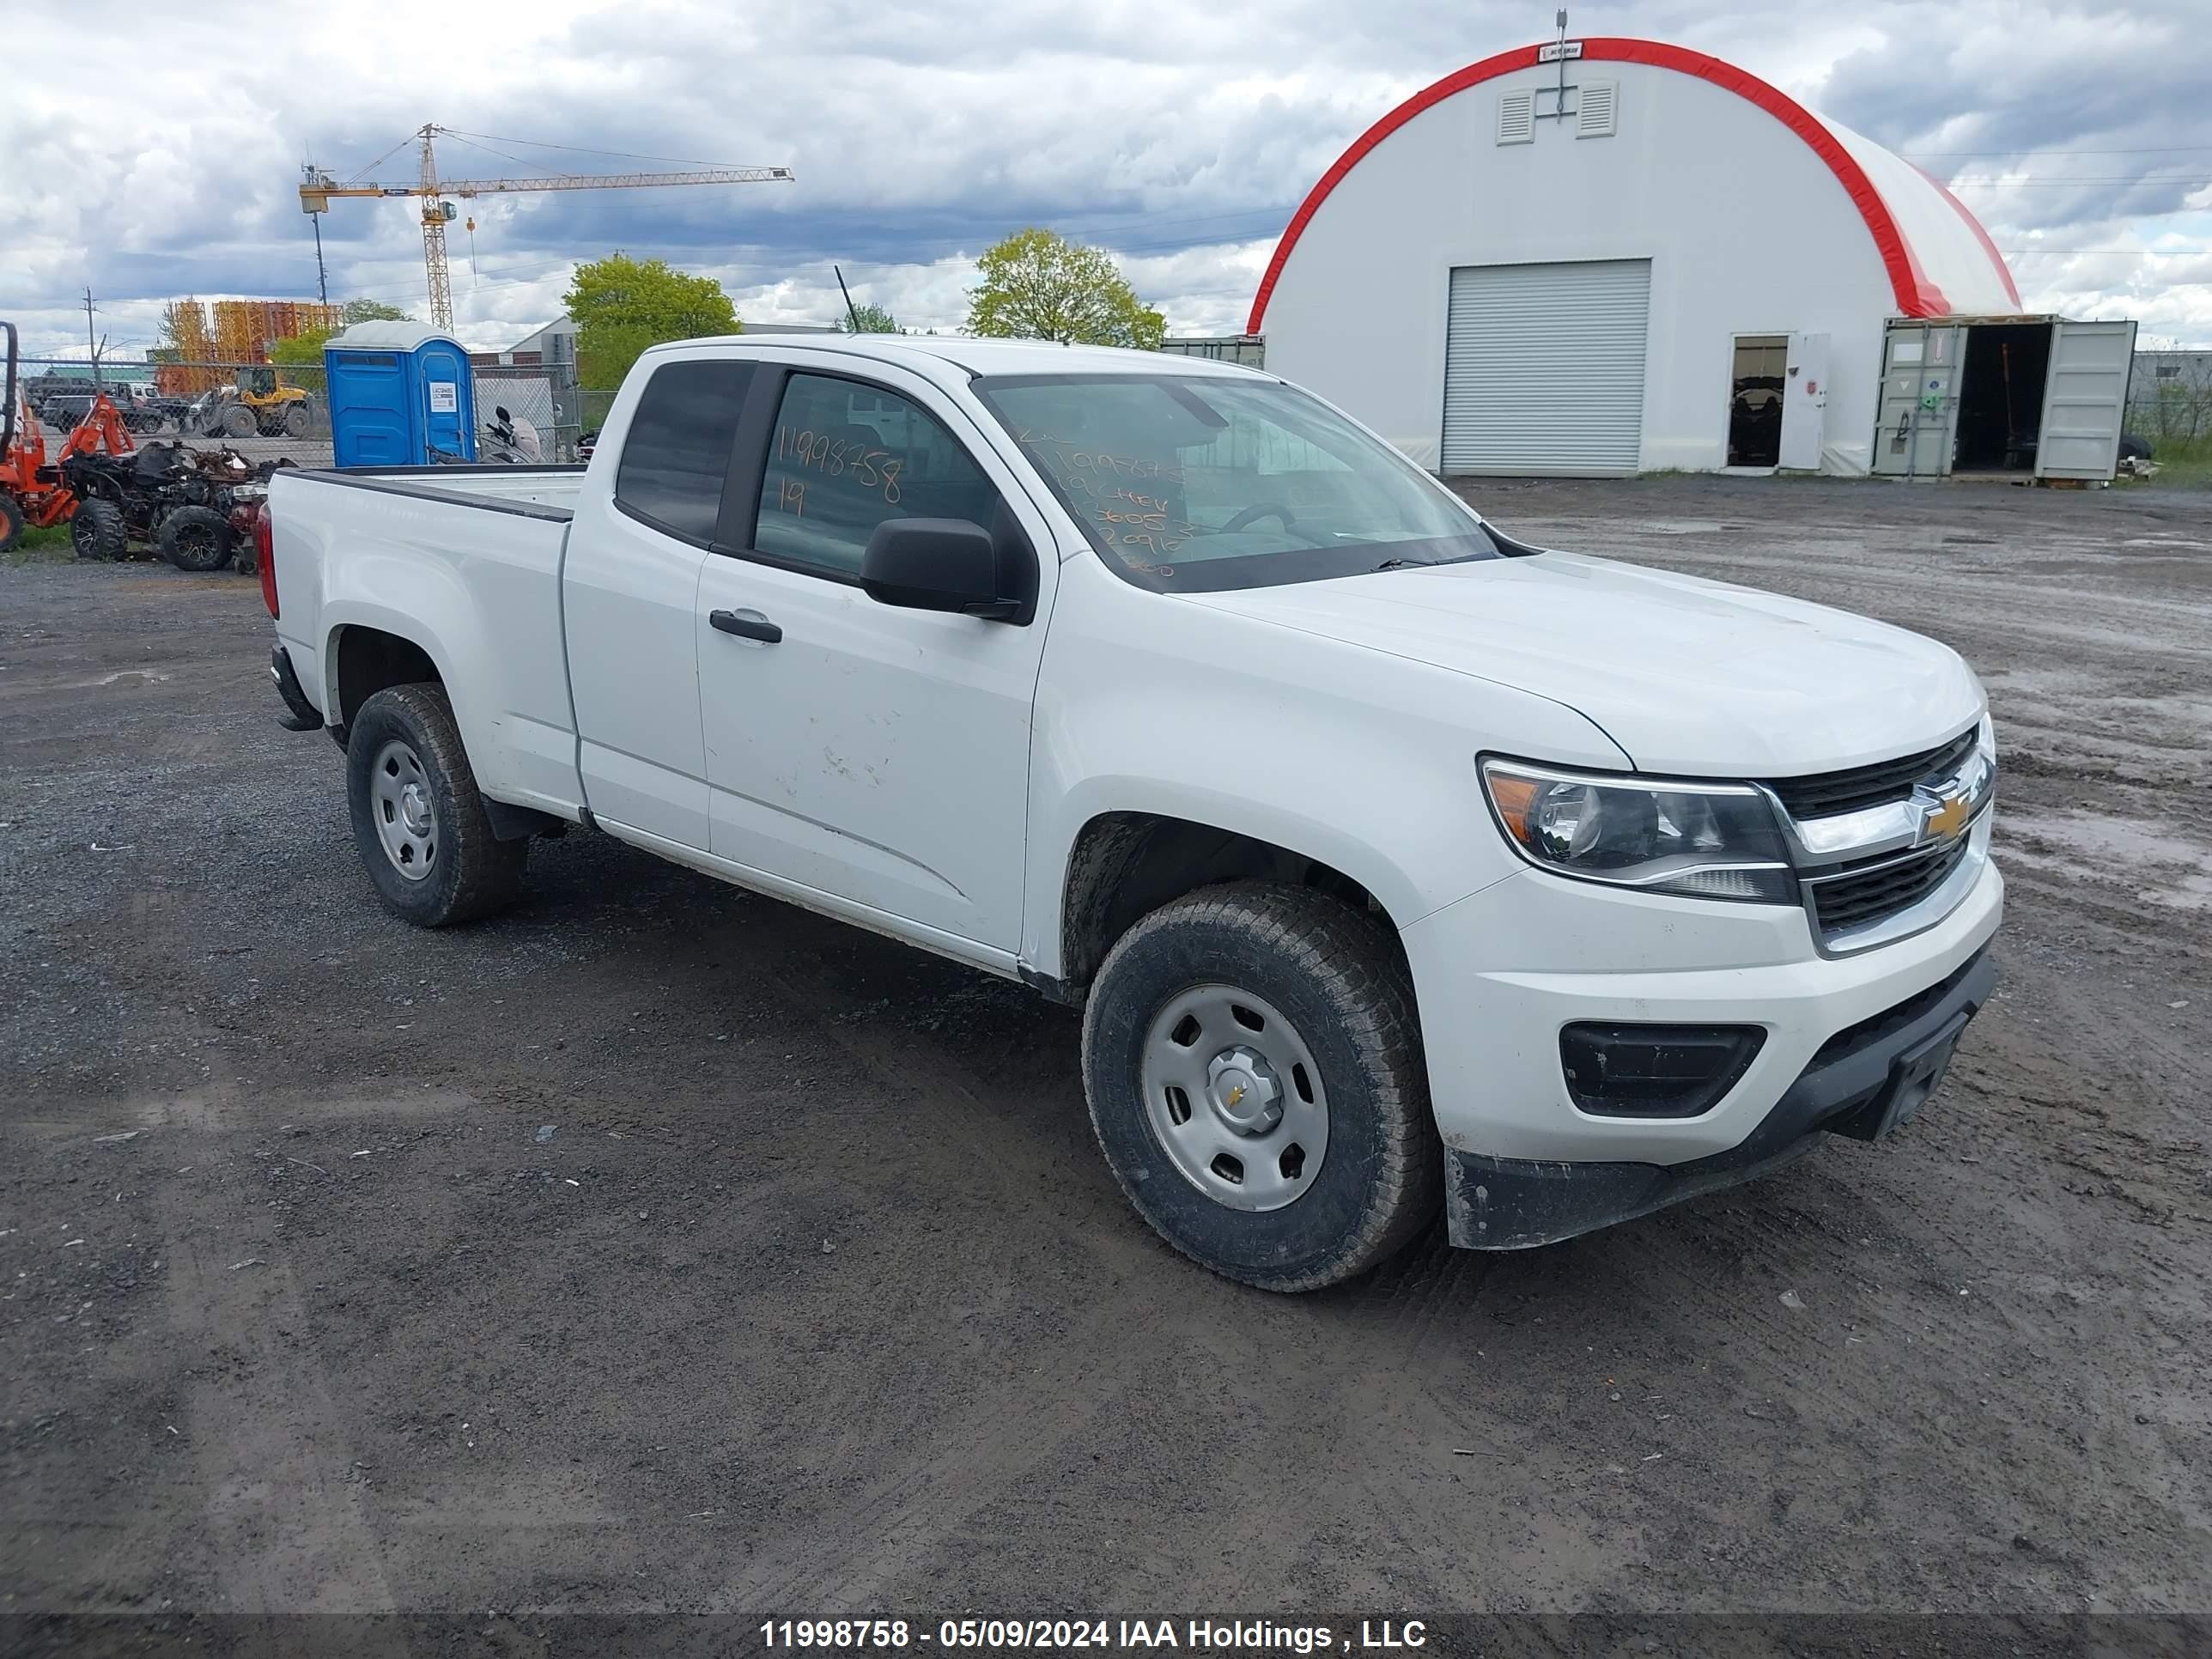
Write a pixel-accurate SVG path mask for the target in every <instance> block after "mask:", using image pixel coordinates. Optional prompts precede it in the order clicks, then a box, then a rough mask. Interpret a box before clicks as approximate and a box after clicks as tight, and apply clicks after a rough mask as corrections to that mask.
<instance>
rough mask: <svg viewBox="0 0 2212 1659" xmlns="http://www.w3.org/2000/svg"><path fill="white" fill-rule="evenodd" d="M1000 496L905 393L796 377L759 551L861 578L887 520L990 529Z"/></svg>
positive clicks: (778, 421) (771, 474)
mask: <svg viewBox="0 0 2212 1659" xmlns="http://www.w3.org/2000/svg"><path fill="white" fill-rule="evenodd" d="M998 501H999V492H998V490H997V489H996V487H994V485H993V484H992V483H991V481H990V480H989V479H988V478H987V477H984V476H983V474H982V472H981V471H980V470H979V469H978V468H977V467H976V465H975V462H974V461H972V460H970V459H969V456H968V452H967V451H966V450H964V449H963V448H962V447H960V445H959V443H958V442H957V441H956V440H955V439H954V438H953V436H952V435H951V433H949V432H947V431H946V430H945V428H944V427H943V426H942V425H940V424H939V422H938V421H937V419H936V417H935V416H932V415H930V414H928V413H927V411H926V410H922V409H921V408H919V407H918V406H916V405H915V404H911V403H909V402H908V401H907V400H906V399H905V398H902V397H900V396H899V395H898V394H897V393H896V392H886V391H884V390H883V389H882V388H881V387H878V386H863V385H861V384H860V382H859V381H857V380H836V379H834V378H832V377H831V376H829V375H826V374H793V376H792V377H791V379H790V380H787V382H786V383H785V385H784V389H783V403H782V406H781V408H779V409H778V410H776V415H775V430H774V432H773V433H772V434H771V435H770V436H769V451H768V470H767V471H766V473H765V474H764V475H763V477H762V480H761V497H760V519H759V523H758V526H757V529H756V530H755V532H754V535H753V546H754V547H755V548H756V549H757V550H758V551H760V552H762V553H765V554H767V555H769V556H771V557H773V558H777V559H783V560H787V561H789V562H791V563H793V564H796V565H800V566H803V567H805V568H807V569H810V570H818V571H821V572H823V574H829V575H835V576H841V577H848V578H849V577H854V576H858V575H859V574H860V555H861V553H862V552H863V551H864V550H866V547H867V545H868V538H869V537H871V536H872V535H874V534H875V532H876V526H878V525H879V524H881V523H882V522H883V521H884V520H886V519H967V520H971V521H972V522H974V523H976V524H980V525H986V526H987V525H989V524H990V522H991V520H992V515H993V513H994V511H995V510H996V508H997V507H998Z"/></svg>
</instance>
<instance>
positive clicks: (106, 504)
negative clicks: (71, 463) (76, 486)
mask: <svg viewBox="0 0 2212 1659" xmlns="http://www.w3.org/2000/svg"><path fill="white" fill-rule="evenodd" d="M70 548H71V549H72V550H75V552H76V556H77V557H79V558H80V559H105V560H109V561H114V560H118V559H127V558H129V557H130V556H131V537H130V532H128V531H127V530H125V527H124V524H123V509H122V508H121V507H118V506H116V504H115V503H114V502H113V501H98V500H93V501H79V502H78V503H77V504H76V513H74V514H73V515H71V517H70Z"/></svg>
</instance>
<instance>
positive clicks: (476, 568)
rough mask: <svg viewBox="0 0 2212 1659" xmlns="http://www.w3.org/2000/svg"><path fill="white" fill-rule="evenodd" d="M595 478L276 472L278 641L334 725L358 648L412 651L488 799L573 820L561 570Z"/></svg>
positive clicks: (530, 473)
mask: <svg viewBox="0 0 2212 1659" xmlns="http://www.w3.org/2000/svg"><path fill="white" fill-rule="evenodd" d="M584 471H585V469H584V468H582V467H580V466H407V467H374V468H360V469H349V470H347V471H329V470H322V469H305V468H302V469H299V470H290V469H287V470H284V471H279V472H277V473H276V476H275V477H272V478H271V479H270V489H269V500H270V522H271V526H272V539H273V551H274V558H273V561H272V562H273V565H274V568H275V571H276V592H277V598H278V601H279V607H278V616H277V620H276V634H277V638H278V640H279V641H280V642H281V643H282V644H283V647H284V649H285V651H286V652H287V653H289V656H290V658H291V659H292V665H293V668H294V671H295V673H296V674H297V675H298V677H299V680H300V684H301V687H302V688H303V689H304V690H305V691H306V693H307V698H308V700H309V701H310V702H313V704H314V705H315V707H316V708H319V709H320V710H321V711H322V713H323V715H324V718H325V720H331V721H333V722H336V721H337V720H339V719H341V718H342V717H343V715H342V714H341V710H340V708H338V707H337V706H336V705H337V704H338V703H339V702H341V701H342V699H341V698H340V696H339V693H340V690H341V678H342V673H343V664H344V662H345V660H346V653H347V652H348V651H349V648H354V647H359V648H363V649H368V650H372V651H373V650H374V649H375V648H376V647H375V646H374V635H377V634H380V633H381V634H386V635H394V636H397V637H398V638H400V639H403V640H406V641H412V642H414V643H415V644H416V645H417V646H419V647H421V649H422V651H423V652H424V653H427V654H428V657H429V659H430V662H431V665H433V667H434V668H435V677H436V678H438V679H439V680H440V681H441V682H442V683H443V684H444V686H445V688H446V692H447V696H449V697H450V698H451V699H452V702H453V717H454V719H455V720H456V722H457V723H458V724H459V726H460V728H461V735H462V737H463V738H464V739H465V741H466V743H467V744H468V749H469V754H470V757H471V759H472V760H474V762H475V763H476V767H477V783H478V785H479V787H482V788H483V792H484V793H485V794H487V795H489V796H490V797H491V798H492V799H495V800H503V801H507V802H510V803H512V804H513V805H522V806H534V807H538V808H540V809H542V810H544V811H551V812H555V813H558V814H561V815H562V816H564V817H574V816H575V815H576V812H577V811H578V809H579V807H580V803H581V800H582V793H581V791H580V788H579V787H578V784H577V778H576V747H575V732H574V720H573V717H572V715H571V713H570V709H569V705H568V657H567V650H566V647H565V644H564V641H563V640H562V621H561V564H562V555H563V553H564V551H565V550H566V547H567V544H568V524H569V520H570V519H571V518H572V517H573V516H574V504H575V502H576V501H577V499H578V495H579V492H580V489H581V488H582V485H583V481H584ZM494 635H496V637H494ZM348 641H353V642H354V647H349V644H348ZM363 641H368V644H367V645H365V646H364V645H363V644H362V642H363ZM345 712H347V713H349V712H350V711H345Z"/></svg>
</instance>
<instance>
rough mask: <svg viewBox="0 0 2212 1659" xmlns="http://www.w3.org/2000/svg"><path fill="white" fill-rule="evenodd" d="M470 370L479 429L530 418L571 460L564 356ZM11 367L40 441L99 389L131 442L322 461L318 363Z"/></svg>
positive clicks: (326, 437) (326, 414)
mask: <svg viewBox="0 0 2212 1659" xmlns="http://www.w3.org/2000/svg"><path fill="white" fill-rule="evenodd" d="M474 372H475V378H476V401H477V422H478V425H479V427H482V426H485V425H489V423H490V422H492V420H493V418H494V415H493V411H494V410H498V409H505V410H507V414H508V416H509V417H510V418H514V419H520V420H523V421H527V422H529V423H530V425H531V427H532V428H533V429H534V430H535V431H536V432H537V434H538V447H539V448H540V449H541V450H542V451H543V452H544V458H545V459H546V460H548V461H573V460H574V459H577V455H576V442H577V440H578V438H579V437H580V436H581V435H582V434H583V432H585V431H586V430H587V429H589V428H586V426H585V425H584V424H583V412H584V404H585V399H584V398H583V395H582V394H581V393H580V392H579V391H578V390H577V387H576V374H575V366H574V363H572V362H548V363H542V364H507V363H479V364H477V365H476V366H475V370H474ZM17 373H18V374H19V376H20V377H21V389H22V392H23V395H24V396H25V398H27V400H28V401H29V403H30V405H31V410H32V413H33V416H35V417H36V418H37V419H38V421H39V422H40V426H41V427H42V428H44V430H45V431H46V435H47V441H48V447H53V446H54V445H55V444H56V443H58V441H59V440H60V439H61V438H62V437H64V436H65V435H67V434H68V432H69V430H70V428H72V427H74V426H75V425H76V423H77V422H78V421H80V420H82V418H83V416H84V413H85V410H86V409H87V408H88V406H89V405H90V404H91V402H92V399H93V398H94V396H95V395H97V394H99V393H101V392H104V393H106V395H107V396H108V397H109V398H112V399H113V400H114V403H115V404H116V407H117V408H118V410H120V411H121V412H122V415H123V418H124V422H125V425H126V426H127V427H128V428H130V430H131V434H132V435H133V436H134V437H136V438H137V439H138V440H140V441H145V440H147V439H149V438H150V439H155V440H159V441H165V442H173V443H183V444H190V445H205V446H209V447H214V446H218V445H220V446H223V447H228V448H231V449H234V450H236V451H237V452H238V453H240V454H241V455H243V456H245V457H246V459H248V460H249V461H255V462H259V461H267V460H275V459H280V458H282V459H288V460H290V461H291V462H293V463H294V464H295V465H299V466H328V465H331V410H330V402H329V399H328V398H327V397H326V396H325V386H324V375H323V370H322V368H321V367H320V366H319V365H317V366H314V367H307V366H304V365H303V366H301V367H298V368H292V367H288V366H283V365H277V364H271V363H252V362H181V361H168V362H150V361H141V360H131V359H118V358H116V357H112V356H111V357H106V358H103V359H102V360H101V361H100V363H99V364H98V365H97V366H96V368H95V366H94V364H92V363H90V362H87V361H86V360H85V359H84V358H82V357H77V358H68V357H26V358H23V359H21V361H20V362H19V363H18V365H17ZM611 395H612V394H609V396H610V397H611Z"/></svg>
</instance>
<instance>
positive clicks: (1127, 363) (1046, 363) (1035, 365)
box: [646, 334, 1254, 378]
mask: <svg viewBox="0 0 2212 1659" xmlns="http://www.w3.org/2000/svg"><path fill="white" fill-rule="evenodd" d="M756 345H769V346H792V347H801V348H804V349H806V350H808V351H827V352H835V353H837V354H839V355H841V356H852V357H857V358H862V359H865V360H866V361H868V362H879V363H900V362H903V363H905V364H907V365H908V366H909V367H912V366H913V365H914V360H915V358H916V357H931V358H934V359H936V360H937V361H939V362H945V363H949V364H951V365H952V366H953V367H954V368H959V369H963V370H965V371H966V372H967V373H968V374H971V375H983V374H1189V375H1194V376H1206V377H1209V378H1228V377H1233V376H1244V377H1249V376H1250V375H1251V374H1253V373H1254V371H1253V370H1251V369H1249V368H1244V367H1243V366H1242V365H1240V364H1237V363H1225V362H1215V361H1213V360H1212V359H1210V358H1206V357H1185V356H1179V355H1176V354H1171V353H1167V352H1159V351H1139V350H1133V349H1127V348H1125V347H1121V346H1091V345H1061V344H1059V343H1056V342H1054V341H1051V340H980V339H975V338H971V337H968V336H966V335H958V334H823V335H812V334H810V335H805V336H802V337H791V336H788V335H780V334H768V335H760V336H757V337H756V336H747V335H743V334H721V335H709V336H708V337H705V338H703V339H696V340H672V341H670V342H668V343H665V344H663V345H656V346H653V347H652V348H651V349H649V350H648V351H647V353H646V356H659V355H662V354H666V355H670V356H688V355H691V354H693V353H696V352H697V351H699V350H701V349H705V348H707V347H710V346H724V347H732V348H737V349H739V350H742V349H744V348H746V347H749V346H756Z"/></svg>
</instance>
